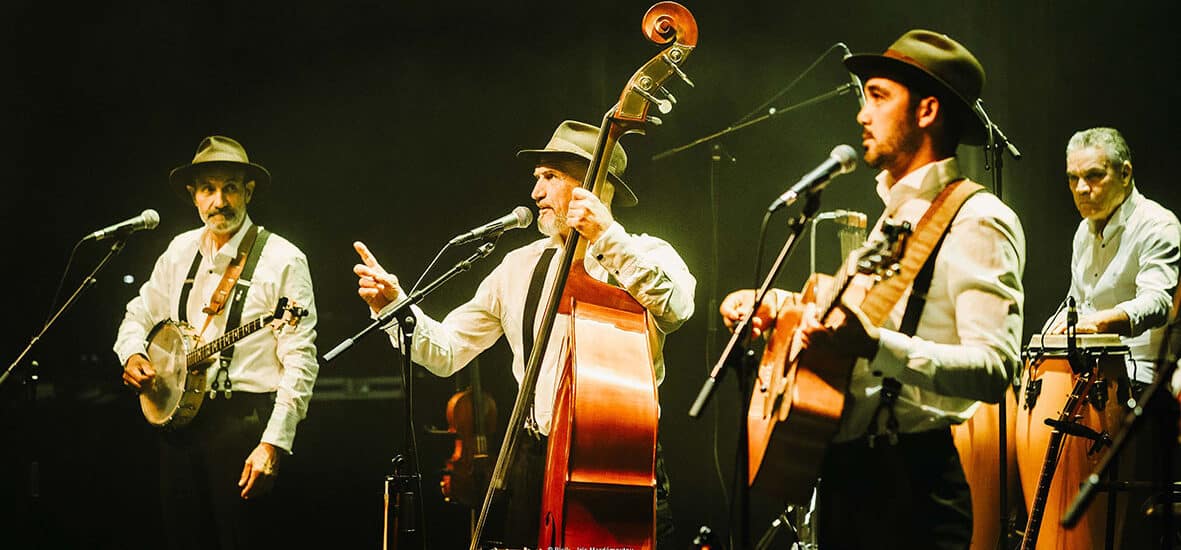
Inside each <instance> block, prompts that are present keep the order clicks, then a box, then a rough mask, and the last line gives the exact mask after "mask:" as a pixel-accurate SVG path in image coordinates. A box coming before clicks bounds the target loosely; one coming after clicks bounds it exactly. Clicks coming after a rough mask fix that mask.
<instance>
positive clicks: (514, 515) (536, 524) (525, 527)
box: [503, 432, 673, 548]
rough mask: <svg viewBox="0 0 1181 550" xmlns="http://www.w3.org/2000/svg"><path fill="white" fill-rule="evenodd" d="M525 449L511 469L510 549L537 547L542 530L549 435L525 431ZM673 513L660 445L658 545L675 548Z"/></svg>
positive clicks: (508, 498) (508, 499)
mask: <svg viewBox="0 0 1181 550" xmlns="http://www.w3.org/2000/svg"><path fill="white" fill-rule="evenodd" d="M520 441H521V443H520V445H521V452H520V457H519V458H518V459H517V461H516V463H514V464H513V467H512V469H511V470H510V472H509V479H508V490H507V491H506V495H505V496H506V499H505V500H506V507H505V510H504V512H503V513H504V543H505V545H506V546H508V547H509V548H525V547H528V548H533V547H536V546H537V535H538V533H539V532H540V530H541V492H542V488H543V485H544V482H545V453H546V445H547V442H546V438H544V437H542V438H540V439H539V438H536V437H533V436H531V435H529V434H528V433H525V432H522V434H521V436H520ZM672 544H673V516H672V507H671V506H670V504H669V481H668V473H667V472H665V469H664V456H663V453H662V452H661V449H660V444H659V443H657V444H656V547H657V548H672V547H673V546H672Z"/></svg>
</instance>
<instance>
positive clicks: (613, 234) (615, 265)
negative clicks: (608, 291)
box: [586, 222, 631, 274]
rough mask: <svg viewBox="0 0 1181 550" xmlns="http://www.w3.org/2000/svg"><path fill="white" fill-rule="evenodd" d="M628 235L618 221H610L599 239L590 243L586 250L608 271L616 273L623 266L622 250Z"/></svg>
mask: <svg viewBox="0 0 1181 550" xmlns="http://www.w3.org/2000/svg"><path fill="white" fill-rule="evenodd" d="M630 237H631V235H628V234H627V231H625V230H624V229H623V226H622V225H620V224H619V222H612V223H611V226H610V227H608V228H607V230H606V231H603V234H602V235H599V240H597V241H595V242H593V243H591V245H590V246H588V247H587V249H586V251H587V253H588V254H590V255H591V256H593V257H594V259H595V260H598V262H599V263H600V264H601V265H602V266H603V267H605V268H607V270H608V271H610V272H612V273H615V274H618V273H619V270H620V269H622V268H623V258H624V257H625V255H624V251H625V250H626V248H627V244H628V242H629V240H630Z"/></svg>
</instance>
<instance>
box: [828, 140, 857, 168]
mask: <svg viewBox="0 0 1181 550" xmlns="http://www.w3.org/2000/svg"><path fill="white" fill-rule="evenodd" d="M828 156H830V157H832V158H834V159H836V160H837V162H839V163H840V164H841V173H842V174H848V173H849V172H852V171H853V169H854V168H857V151H854V150H853V148H852V147H849V146H848V145H845V144H843V143H842V144H840V145H837V146H836V147H834V148H833V149H832V152H831V153H829V154H828Z"/></svg>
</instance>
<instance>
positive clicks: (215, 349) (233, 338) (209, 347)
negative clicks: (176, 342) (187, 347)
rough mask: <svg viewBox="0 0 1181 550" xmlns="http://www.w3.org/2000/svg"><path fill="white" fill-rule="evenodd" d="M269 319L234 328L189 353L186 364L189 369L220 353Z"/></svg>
mask: <svg viewBox="0 0 1181 550" xmlns="http://www.w3.org/2000/svg"><path fill="white" fill-rule="evenodd" d="M271 319H273V317H271V316H270V315H266V316H263V317H259V318H258V319H255V320H254V321H251V322H249V323H246V324H245V325H242V326H240V327H238V328H235V329H233V330H231V331H229V332H227V333H225V334H223V335H221V337H219V338H218V339H216V340H214V341H212V342H209V343H208V344H205V345H203V346H200V347H198V348H197V349H195V350H193V351H191V352H189V354H188V355H187V356H186V362H187V363H188V366H189V367H190V368H191V367H192V366H193V365H196V364H198V363H200V362H202V361H204V360H206V359H209V358H210V357H212V356H213V355H214V354H216V353H221V351H222V350H224V349H226V348H228V347H230V346H232V345H234V344H237V343H238V341H239V340H241V339H243V338H245V337H247V336H250V335H251V334H254V333H255V332H257V331H258V329H261V328H262V327H265V326H266V325H267V323H269V322H271Z"/></svg>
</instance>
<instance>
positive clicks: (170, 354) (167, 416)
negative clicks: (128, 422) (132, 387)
mask: <svg viewBox="0 0 1181 550" xmlns="http://www.w3.org/2000/svg"><path fill="white" fill-rule="evenodd" d="M147 347H148V359H149V360H151V362H152V368H154V369H155V370H156V377H155V378H154V379H153V380H152V382H151V383H150V384H149V385H147V386H146V387H144V388H143V390H142V391H141V392H140V394H139V403H140V408H141V409H143V413H144V418H146V419H147V420H148V422H150V423H151V424H153V425H155V426H166V425H168V424H170V423H172V422H173V420H174V417H176V415H177V412H179V411H180V409H181V405H182V403H181V402H182V400H183V399H184V397H185V390H186V388H187V383H190V382H191V381H189V380H188V378H189V377H190V376H192V375H190V374H189V372H188V363H187V357H186V356H187V355H188V353H189V351H191V350H190V345H189V337H188V336H187V335H186V334H185V331H184V330H183V329H182V328H181V327H180V326H179V325H177V324H176V323H174V322H172V321H162V322H161V323H160V324H158V325H156V327H155V328H153V329H152V333H151V334H149V335H148V346H147ZM202 374H203V373H202ZM201 378H202V379H204V376H201ZM202 382H203V380H202ZM200 390H201V388H197V391H198V392H199V391H200Z"/></svg>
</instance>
